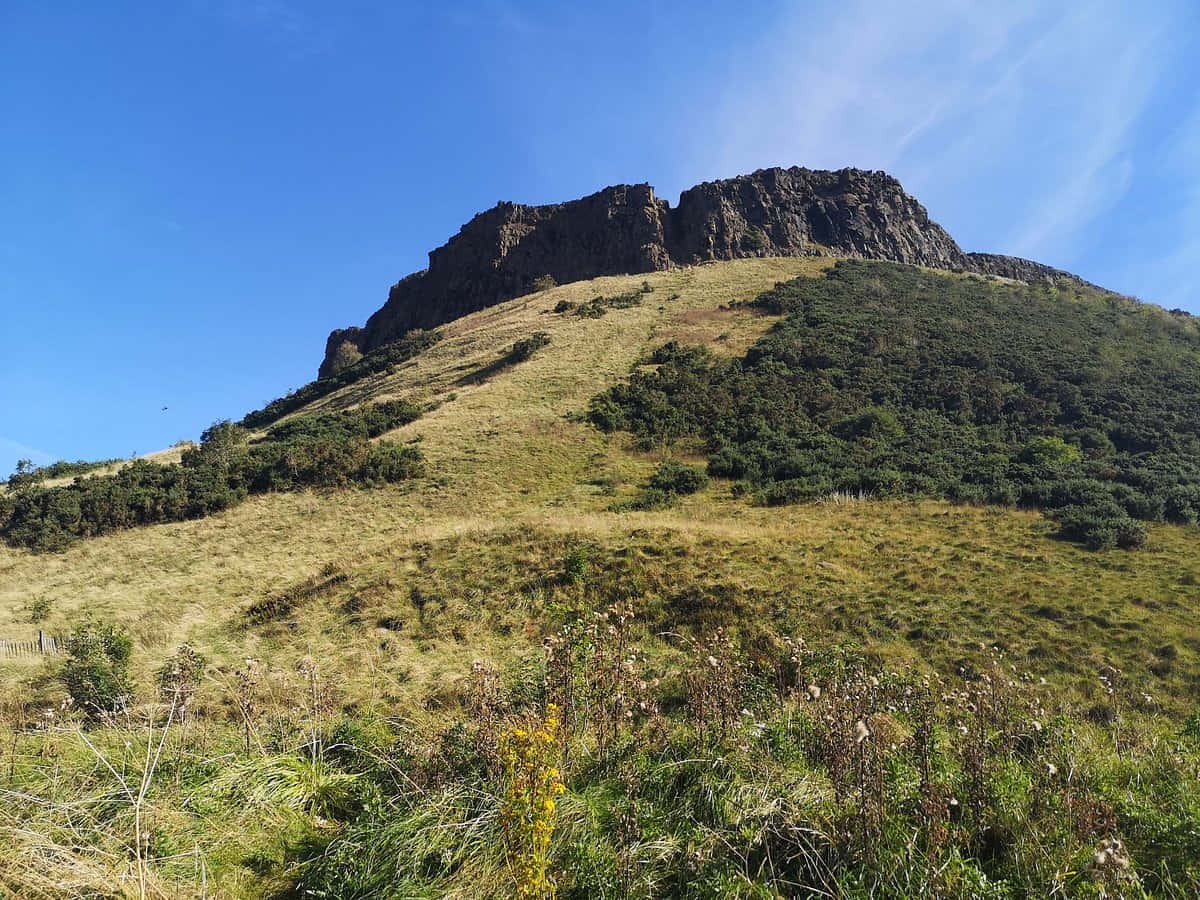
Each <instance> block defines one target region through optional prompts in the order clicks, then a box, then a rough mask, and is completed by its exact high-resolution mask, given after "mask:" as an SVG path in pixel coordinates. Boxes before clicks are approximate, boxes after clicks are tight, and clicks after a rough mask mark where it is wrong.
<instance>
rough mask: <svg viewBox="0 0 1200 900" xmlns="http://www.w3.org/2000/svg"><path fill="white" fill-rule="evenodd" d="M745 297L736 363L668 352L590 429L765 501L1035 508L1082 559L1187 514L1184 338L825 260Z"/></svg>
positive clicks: (1190, 390)
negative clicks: (926, 499) (676, 458)
mask: <svg viewBox="0 0 1200 900" xmlns="http://www.w3.org/2000/svg"><path fill="white" fill-rule="evenodd" d="M753 305H754V306H756V307H758V308H760V309H763V310H765V311H768V312H771V313H775V314H784V315H786V316H787V318H786V319H785V320H784V321H782V322H781V323H779V324H778V325H777V326H776V327H775V328H774V329H773V331H772V332H771V333H770V334H769V335H768V336H767V337H765V338H763V339H762V340H761V341H759V342H758V343H757V344H756V345H755V346H754V347H752V348H751V350H750V351H749V352H748V353H747V354H746V355H745V356H744V357H742V358H740V359H736V360H732V361H723V360H718V359H716V358H714V357H713V356H712V355H711V354H710V353H709V352H708V351H707V350H706V349H705V348H702V347H683V346H679V345H677V344H668V345H666V346H663V347H661V348H659V350H657V351H656V352H655V353H654V354H653V355H652V356H651V358H650V360H649V362H651V363H653V364H655V365H656V368H655V369H654V370H653V371H639V372H636V373H635V374H634V375H633V376H632V378H631V379H630V381H629V383H627V384H621V385H618V386H616V387H614V388H612V389H610V390H609V391H606V392H605V393H603V394H601V395H600V396H598V397H596V398H595V399H594V400H593V401H592V403H591V407H590V412H589V415H590V418H591V421H592V422H593V423H594V424H596V425H597V426H598V427H600V428H601V429H603V430H605V431H615V430H629V431H632V432H633V433H634V434H635V435H636V436H637V439H638V442H639V444H640V445H641V446H642V447H644V448H650V447H654V446H657V445H669V444H671V443H673V442H675V441H677V440H680V439H683V438H690V439H700V440H701V441H703V442H704V445H705V448H706V450H707V452H708V454H709V461H708V473H709V474H710V475H713V476H716V477H721V478H729V479H733V480H735V481H737V482H740V483H741V485H742V486H743V488H745V489H748V490H746V491H744V492H749V493H751V494H753V496H755V497H756V498H757V499H758V500H759V501H760V502H762V503H766V504H769V505H771V504H781V503H795V502H799V501H805V500H812V499H817V498H820V497H824V496H827V495H831V494H853V495H859V496H864V495H869V496H881V497H903V496H933V497H942V498H948V499H952V500H958V501H964V502H977V503H991V504H1003V505H1018V506H1025V507H1034V508H1039V509H1043V510H1046V511H1049V512H1051V513H1052V514H1053V516H1054V517H1055V519H1056V521H1058V522H1059V523H1060V530H1059V533H1060V534H1061V535H1062V536H1063V537H1064V538H1067V539H1069V540H1074V541H1079V542H1081V543H1085V544H1087V545H1088V546H1089V547H1093V548H1104V547H1113V546H1119V547H1137V546H1141V544H1142V543H1143V542H1144V540H1145V529H1144V527H1143V526H1142V525H1141V524H1140V522H1142V521H1149V522H1156V521H1164V520H1165V521H1170V522H1178V523H1184V524H1193V523H1195V522H1196V521H1197V519H1198V518H1200V326H1198V323H1197V320H1195V319H1194V318H1191V317H1187V316H1178V315H1168V314H1166V313H1164V312H1162V311H1161V310H1159V309H1157V308H1156V307H1149V306H1141V305H1139V304H1137V303H1136V302H1135V301H1131V300H1129V299H1127V298H1123V297H1118V296H1116V295H1113V294H1108V293H1105V292H1102V291H1099V290H1095V289H1090V288H1086V287H1083V286H1080V285H1078V284H1073V283H1067V282H1063V283H1062V284H1061V285H1060V286H1058V287H1050V286H1046V285H1037V286H1032V285H1020V284H1006V283H997V282H993V281H988V280H983V279H979V278H974V277H970V278H961V277H954V276H951V275H945V274H937V273H933V272H928V271H923V270H921V269H917V268H914V267H908V266H901V265H897V264H891V263H868V262H860V261H854V262H839V263H838V264H837V266H835V267H834V268H833V269H832V270H830V271H829V272H828V273H827V274H826V276H825V277H824V278H819V279H812V278H800V279H796V280H794V281H791V282H787V283H784V284H779V285H777V287H776V288H775V289H774V290H772V291H769V292H767V293H765V294H763V295H761V296H760V297H758V298H757V299H756V300H755V301H753Z"/></svg>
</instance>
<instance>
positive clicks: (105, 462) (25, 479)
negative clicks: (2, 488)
mask: <svg viewBox="0 0 1200 900" xmlns="http://www.w3.org/2000/svg"><path fill="white" fill-rule="evenodd" d="M120 462H121V460H119V459H102V460H95V461H91V462H88V461H85V460H78V461H76V462H67V461H66V460H63V459H60V460H59V461H58V462H55V463H50V465H48V466H35V465H34V464H33V463H32V462H31V461H29V460H27V459H23V460H21V461H20V462H18V463H17V470H16V471H15V472H13V474H12V475H10V476H9V477H8V489H9V490H10V491H16V490H20V489H21V488H25V487H28V486H29V485H32V484H39V483H41V482H43V481H49V480H51V479H54V478H70V477H73V476H76V475H86V474H87V473H88V472H94V471H96V470H97V469H103V468H107V467H108V466H112V465H116V464H117V463H120Z"/></svg>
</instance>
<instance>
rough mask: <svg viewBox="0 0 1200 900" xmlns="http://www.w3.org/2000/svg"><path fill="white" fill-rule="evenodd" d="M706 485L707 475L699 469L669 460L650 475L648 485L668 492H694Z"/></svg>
mask: <svg viewBox="0 0 1200 900" xmlns="http://www.w3.org/2000/svg"><path fill="white" fill-rule="evenodd" d="M707 486H708V476H707V475H705V474H704V472H702V471H701V470H700V469H697V468H694V467H692V466H685V465H683V464H682V463H677V462H669V463H664V464H663V465H662V466H660V467H659V469H658V471H657V472H655V473H654V474H653V475H652V476H650V481H649V487H650V488H651V489H653V490H659V491H663V492H665V493H670V494H694V493H696V492H697V491H700V490H703V489H704V488H705V487H707Z"/></svg>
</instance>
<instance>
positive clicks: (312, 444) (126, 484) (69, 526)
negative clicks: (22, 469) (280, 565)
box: [0, 400, 422, 550]
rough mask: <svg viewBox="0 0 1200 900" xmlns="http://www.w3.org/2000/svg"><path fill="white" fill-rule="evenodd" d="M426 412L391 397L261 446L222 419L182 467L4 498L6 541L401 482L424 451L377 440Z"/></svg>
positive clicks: (270, 435)
mask: <svg viewBox="0 0 1200 900" xmlns="http://www.w3.org/2000/svg"><path fill="white" fill-rule="evenodd" d="M419 415H420V410H419V409H417V408H416V407H415V406H413V405H412V404H410V403H407V402H405V401H402V400H393V401H386V402H382V403H373V404H367V405H364V406H360V407H357V408H355V409H352V410H346V411H343V412H337V413H328V414H324V415H316V416H303V417H299V418H295V419H291V420H289V421H287V422H284V423H282V424H280V425H276V426H274V427H273V428H271V429H270V430H268V431H267V433H266V434H265V435H264V436H263V437H261V438H259V439H256V440H251V439H250V437H249V433H248V432H247V431H246V429H245V428H243V427H241V426H239V425H235V424H233V423H231V422H228V421H226V422H219V423H217V424H215V425H213V426H212V427H211V428H209V429H208V430H207V431H205V432H204V434H203V435H202V436H201V440H200V443H199V445H197V446H195V447H191V448H189V449H187V450H185V451H184V453H183V458H182V460H181V461H180V462H179V463H178V464H166V465H164V464H160V463H153V462H148V461H146V460H136V461H134V462H132V463H130V464H129V465H127V466H126V467H124V468H122V469H121V470H120V471H118V472H116V473H114V474H112V475H103V476H90V477H83V478H76V479H75V481H74V482H73V483H72V484H70V485H65V486H61V487H50V488H46V487H41V486H39V485H36V484H35V485H29V486H24V487H22V488H21V489H19V490H17V491H14V492H12V493H10V494H8V495H5V496H0V536H2V537H3V538H4V540H5V541H6V542H7V543H9V544H10V545H13V546H20V547H28V548H30V549H33V550H59V549H62V548H64V547H66V546H67V545H68V544H70V543H71V542H72V541H74V540H77V539H79V538H88V537H95V536H97V535H101V534H106V533H109V532H112V531H116V530H119V529H122V528H132V527H134V526H138V525H149V524H154V523H159V522H175V521H181V520H184V519H195V518H199V517H202V516H206V515H209V514H211V513H213V512H217V511H220V510H222V509H226V508H227V507H230V506H233V505H235V504H237V503H240V502H241V501H242V500H243V499H245V497H246V496H247V495H248V494H260V493H266V492H269V491H286V490H295V489H298V488H303V487H341V486H345V485H349V484H365V485H369V484H382V483H386V482H395V481H403V480H405V479H407V478H412V477H414V476H416V475H419V474H420V472H421V471H422V461H421V454H420V452H419V451H418V450H417V449H416V448H414V447H408V446H403V445H400V444H397V443H394V442H389V441H378V442H373V441H372V440H371V439H372V438H375V437H377V436H379V435H381V434H384V433H385V432H388V431H391V430H392V429H395V428H399V427H400V426H401V425H405V424H407V423H409V422H411V421H413V420H414V419H416V418H417V417H418V416H419Z"/></svg>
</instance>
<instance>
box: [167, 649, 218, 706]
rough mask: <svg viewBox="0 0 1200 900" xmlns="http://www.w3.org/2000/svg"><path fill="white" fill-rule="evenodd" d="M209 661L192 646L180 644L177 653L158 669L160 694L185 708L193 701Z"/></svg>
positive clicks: (168, 701)
mask: <svg viewBox="0 0 1200 900" xmlns="http://www.w3.org/2000/svg"><path fill="white" fill-rule="evenodd" d="M207 665H208V661H207V660H206V659H205V658H204V656H203V655H202V654H200V653H197V652H196V650H195V649H194V648H193V647H192V645H191V644H180V645H179V649H178V650H177V651H176V652H175V655H174V656H173V657H171V658H170V659H169V660H167V661H166V662H165V663H164V664H163V667H162V668H161V669H159V670H158V695H159V698H160V699H161V700H162V701H163V702H164V703H172V704H176V705H178V706H179V707H181V708H183V707H186V706H187V705H188V703H190V702H191V699H192V697H193V696H194V695H195V693H196V688H197V687H198V686H199V684H200V679H201V677H203V675H204V669H205V667H206V666H207Z"/></svg>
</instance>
